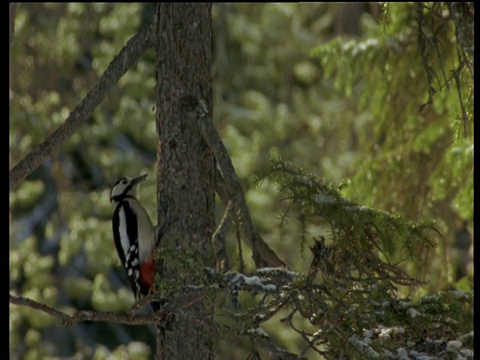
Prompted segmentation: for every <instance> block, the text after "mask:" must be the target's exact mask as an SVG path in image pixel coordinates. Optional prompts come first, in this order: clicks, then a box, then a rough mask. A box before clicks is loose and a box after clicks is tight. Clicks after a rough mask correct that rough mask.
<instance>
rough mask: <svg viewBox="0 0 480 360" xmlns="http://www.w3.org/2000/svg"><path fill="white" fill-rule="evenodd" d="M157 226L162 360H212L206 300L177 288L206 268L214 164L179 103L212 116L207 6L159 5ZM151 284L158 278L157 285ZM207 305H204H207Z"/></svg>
mask: <svg viewBox="0 0 480 360" xmlns="http://www.w3.org/2000/svg"><path fill="white" fill-rule="evenodd" d="M157 21H158V23H157V31H156V51H157V69H156V70H157V75H156V76H157V88H156V91H157V94H156V96H157V114H156V124H157V133H158V141H159V142H158V146H157V158H158V183H157V204H158V220H159V224H160V226H161V234H160V236H161V237H160V244H159V249H160V254H161V255H160V256H161V259H162V266H161V269H157V274H158V273H160V274H159V275H160V276H161V279H162V280H161V281H160V284H161V286H160V288H161V292H162V294H163V295H164V296H165V297H166V300H167V304H166V307H167V308H168V307H171V309H172V312H173V314H174V317H173V319H172V320H171V321H170V322H169V324H168V326H167V327H166V329H165V332H164V339H163V341H162V357H163V358H164V359H212V358H214V353H213V343H214V332H213V331H214V330H213V327H212V326H211V324H212V312H213V307H212V305H211V304H212V303H211V302H207V301H205V300H204V299H198V298H197V299H196V298H195V296H194V294H192V293H191V292H189V289H190V288H189V287H188V286H184V285H201V283H199V279H201V278H202V276H201V275H202V274H201V271H202V269H203V268H204V266H213V258H212V256H211V253H212V252H211V242H210V239H211V236H212V234H213V231H214V227H215V217H214V209H215V196H214V170H215V162H214V157H213V155H212V153H211V152H210V151H209V149H208V147H207V145H206V144H205V142H204V140H203V139H202V137H201V136H200V133H199V131H198V128H197V124H196V118H195V115H194V113H192V112H191V111H189V110H191V109H189V108H188V106H185V103H186V99H188V98H190V99H192V97H193V98H198V97H201V98H203V99H204V100H205V102H206V105H207V107H208V110H209V111H210V113H211V110H212V106H211V104H212V87H211V81H212V77H211V59H212V55H211V51H212V49H211V45H212V32H211V4H205V3H198V4H178V3H175V4H171V3H170V4H163V3H162V4H159V5H158V10H157ZM157 283H158V280H157ZM207 303H208V304H207Z"/></svg>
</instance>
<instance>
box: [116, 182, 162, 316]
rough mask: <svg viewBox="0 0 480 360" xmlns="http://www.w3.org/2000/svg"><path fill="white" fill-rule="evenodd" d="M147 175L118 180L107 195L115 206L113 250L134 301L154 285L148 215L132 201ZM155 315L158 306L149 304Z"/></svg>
mask: <svg viewBox="0 0 480 360" xmlns="http://www.w3.org/2000/svg"><path fill="white" fill-rule="evenodd" d="M146 177H147V174H144V175H142V176H139V177H137V178H133V179H131V178H126V177H123V178H120V179H119V180H117V182H115V184H114V185H113V187H112V189H111V191H110V201H111V202H112V203H114V204H115V210H114V211H113V218H112V229H113V239H114V242H115V247H116V249H117V253H118V256H119V257H120V260H121V262H122V265H123V267H124V269H125V271H126V273H127V277H128V279H129V281H130V285H131V287H132V290H133V292H134V294H135V298H136V299H137V300H138V299H139V298H140V297H141V296H146V295H148V294H149V293H150V292H151V291H152V287H153V285H154V274H155V263H154V256H153V253H154V250H155V245H156V241H155V230H154V227H153V225H152V221H151V220H150V217H149V216H148V213H147V212H146V210H145V209H144V208H143V206H142V204H141V203H140V202H139V201H138V200H137V198H136V192H137V188H138V185H139V184H140V183H141V182H142V181H144V180H145V179H146ZM151 305H152V308H153V309H154V310H155V311H157V310H158V309H159V303H158V302H156V301H154V302H151Z"/></svg>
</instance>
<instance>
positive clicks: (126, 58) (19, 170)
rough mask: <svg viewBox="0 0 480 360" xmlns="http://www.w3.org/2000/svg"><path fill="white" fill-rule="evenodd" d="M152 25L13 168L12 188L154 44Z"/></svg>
mask: <svg viewBox="0 0 480 360" xmlns="http://www.w3.org/2000/svg"><path fill="white" fill-rule="evenodd" d="M152 34H153V33H152V25H150V26H146V27H145V28H143V29H142V31H141V32H140V33H138V34H136V35H134V36H133V37H132V38H131V39H130V40H128V41H127V43H126V45H125V46H124V47H123V49H122V50H120V52H119V53H118V55H117V56H116V57H115V58H114V59H113V60H112V62H111V63H110V65H108V68H107V70H105V72H104V73H103V75H102V76H101V77H100V79H99V80H98V81H97V83H96V84H95V85H94V86H93V88H92V90H90V92H89V93H88V94H87V96H86V97H85V98H84V99H83V100H82V102H81V103H80V104H79V105H77V106H76V107H75V109H74V110H73V111H72V112H71V113H70V115H69V116H68V117H67V119H66V120H65V123H63V124H62V125H61V126H60V127H59V128H58V129H57V130H55V131H54V132H53V133H52V134H51V135H50V136H49V137H48V138H47V139H46V140H45V141H44V142H43V143H42V144H40V145H38V146H37V147H35V148H34V149H33V150H32V151H31V152H30V153H29V154H28V155H27V156H25V158H24V159H23V160H22V161H20V162H19V163H18V164H17V165H15V166H14V168H13V169H11V170H10V190H11V191H12V190H15V189H16V188H17V187H18V185H20V183H21V182H22V181H23V179H25V178H26V177H27V176H28V175H29V174H30V173H32V172H33V171H34V170H35V169H36V168H38V166H39V165H40V164H41V163H42V162H43V161H44V160H45V159H46V158H47V157H49V156H51V155H52V154H54V153H55V152H56V151H57V150H58V149H59V148H60V147H61V146H62V145H63V144H64V143H65V142H66V141H67V140H68V139H69V138H70V136H72V135H73V133H74V132H75V131H76V130H77V129H78V128H79V127H80V125H82V124H83V123H84V122H85V121H86V120H87V119H88V118H89V117H90V116H91V115H92V113H93V111H94V110H95V108H96V107H97V106H98V104H100V102H101V101H102V100H103V98H104V96H105V95H106V94H107V92H108V91H109V90H110V89H111V88H112V87H113V86H114V85H115V84H116V83H117V82H118V80H120V78H121V77H122V76H123V75H124V74H125V73H126V72H127V71H128V70H129V69H130V68H131V67H132V66H133V64H135V62H136V61H137V60H138V59H139V58H140V56H142V54H143V53H144V52H145V51H146V50H147V49H148V48H150V47H151V46H152V38H153V36H152Z"/></svg>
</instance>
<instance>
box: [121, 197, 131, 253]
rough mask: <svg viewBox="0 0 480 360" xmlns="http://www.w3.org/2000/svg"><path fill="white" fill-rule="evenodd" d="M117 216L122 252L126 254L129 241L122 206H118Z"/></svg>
mask: <svg viewBox="0 0 480 360" xmlns="http://www.w3.org/2000/svg"><path fill="white" fill-rule="evenodd" d="M118 216H119V218H120V221H119V227H120V229H119V232H120V243H121V244H122V248H123V253H124V254H127V255H128V250H129V248H130V242H129V241H128V233H127V219H126V217H125V209H124V208H123V206H122V207H121V208H120V211H119V212H118Z"/></svg>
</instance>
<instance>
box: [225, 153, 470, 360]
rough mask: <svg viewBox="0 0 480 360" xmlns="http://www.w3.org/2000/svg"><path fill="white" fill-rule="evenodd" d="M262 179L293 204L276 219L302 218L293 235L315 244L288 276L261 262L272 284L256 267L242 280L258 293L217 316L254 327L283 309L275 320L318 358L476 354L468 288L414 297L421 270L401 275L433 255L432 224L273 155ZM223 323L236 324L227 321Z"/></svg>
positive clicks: (227, 324) (306, 352)
mask: <svg viewBox="0 0 480 360" xmlns="http://www.w3.org/2000/svg"><path fill="white" fill-rule="evenodd" d="M261 179H269V180H270V181H273V182H274V183H275V184H276V186H277V187H278V189H279V191H280V192H281V194H282V195H284V199H285V200H286V201H287V202H288V203H289V204H290V206H288V208H287V213H285V214H284V215H283V216H282V219H284V220H285V219H286V218H287V216H289V217H295V218H296V219H298V220H299V223H300V226H301V230H302V233H301V236H299V238H300V239H299V241H300V240H301V241H302V245H303V242H306V243H309V244H312V243H313V245H312V246H311V247H310V251H311V252H312V254H313V259H312V261H311V262H310V267H309V270H308V271H307V272H306V273H305V274H296V275H295V279H292V280H291V281H289V282H288V283H287V284H284V283H282V282H281V280H280V279H279V278H277V277H276V276H275V275H274V274H275V271H274V269H262V270H264V271H262V272H261V273H262V274H265V275H267V276H266V277H265V279H267V280H268V281H271V282H272V283H270V284H265V283H264V280H263V279H264V278H262V280H260V279H259V278H257V277H256V275H255V276H251V277H250V278H249V279H248V280H245V284H247V285H249V286H251V284H254V283H255V284H263V294H262V293H261V294H259V296H258V297H257V299H255V302H253V303H252V301H253V300H254V299H253V298H252V296H250V297H249V300H248V301H246V300H245V299H243V302H242V303H241V306H240V307H237V308H236V309H237V310H236V312H234V313H232V314H230V315H229V314H227V313H226V311H225V310H224V311H223V313H222V315H223V316H226V317H227V318H228V317H230V318H232V319H236V320H237V321H238V322H240V324H241V327H242V328H256V327H258V325H259V324H260V323H263V322H265V321H267V320H269V321H274V320H273V319H272V318H271V317H272V314H275V313H277V312H283V314H284V317H282V318H281V319H280V322H281V323H287V324H289V326H290V328H291V330H293V331H294V332H296V333H299V334H302V338H303V341H304V344H303V346H302V345H300V347H301V348H303V349H304V350H303V352H302V354H309V355H310V354H313V353H314V352H316V353H318V354H320V355H322V356H323V357H324V358H353V359H357V358H358V359H361V358H385V357H387V358H388V357H392V358H395V357H397V356H398V357H401V356H425V357H434V358H443V357H445V356H447V357H448V356H452V357H455V356H470V355H469V354H473V350H472V345H473V344H472V341H471V336H472V334H473V322H472V321H471V317H472V315H473V309H472V301H473V292H472V291H471V290H469V291H467V292H464V291H460V290H458V289H455V288H448V289H446V290H444V291H441V292H439V293H436V294H434V295H421V292H418V289H419V288H418V285H419V284H420V283H421V281H420V279H419V278H420V277H422V276H423V274H422V273H421V272H420V271H418V269H417V270H415V271H413V272H412V274H407V271H408V270H411V267H410V266H409V265H412V264H413V265H416V264H419V263H428V262H430V261H431V258H428V257H426V255H431V252H429V251H428V249H430V248H431V246H432V244H433V235H435V234H436V233H435V232H434V231H433V228H432V226H431V225H430V224H422V223H418V224H417V223H416V224H414V223H411V222H408V221H405V220H404V219H402V218H400V217H399V216H396V215H391V214H389V213H386V212H384V211H380V210H375V209H372V208H367V207H365V206H360V205H358V204H356V203H354V202H353V201H351V200H349V199H346V198H344V197H342V196H341V195H340V191H339V188H338V186H335V185H333V184H332V183H330V182H326V181H323V180H321V179H319V178H318V177H316V176H315V175H313V174H308V173H306V172H304V171H302V170H301V169H299V168H296V167H295V166H293V165H292V164H291V163H288V162H283V161H281V160H279V159H272V161H271V166H270V167H269V168H268V169H267V170H266V171H265V174H264V175H263V176H262V178H261ZM308 223H316V224H323V225H324V226H326V227H327V228H328V229H329V232H328V238H325V237H324V236H320V237H319V238H316V237H315V236H312V235H311V234H309V233H308V232H306V231H305V229H306V228H307V225H306V224H308ZM297 246H300V244H297ZM393 257H396V258H397V259H402V261H401V262H397V261H392V259H393ZM415 267H417V266H415ZM423 270H424V271H425V270H426V269H425V268H423ZM258 273H260V271H258ZM273 284H274V285H273ZM400 288H401V289H402V291H400ZM273 289H281V290H280V291H279V293H276V291H275V290H273ZM402 293H403V294H404V295H402ZM240 294H241V293H240ZM245 304H248V305H247V306H246V307H245V306H244V305H245ZM234 308H235V306H234ZM287 310H288V311H287ZM239 314H242V316H241V317H240V315H239ZM252 320H254V322H253V323H252ZM237 325H238V324H237ZM223 326H225V327H226V328H227V329H228V330H229V331H232V329H234V328H235V326H234V325H232V324H231V323H229V322H224V323H223ZM290 336H291V335H290ZM290 345H291V344H290Z"/></svg>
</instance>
